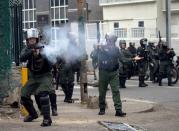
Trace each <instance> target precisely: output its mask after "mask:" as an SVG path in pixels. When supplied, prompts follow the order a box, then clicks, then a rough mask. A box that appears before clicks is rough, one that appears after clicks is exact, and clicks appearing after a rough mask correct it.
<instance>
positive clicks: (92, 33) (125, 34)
mask: <svg viewBox="0 0 179 131" xmlns="http://www.w3.org/2000/svg"><path fill="white" fill-rule="evenodd" d="M99 27H100V28H99V32H100V36H101V37H100V38H102V39H103V38H104V36H105V34H106V33H110V32H113V33H114V34H115V35H116V36H117V37H118V38H123V39H140V38H143V37H147V38H157V34H158V33H157V29H156V28H145V27H133V28H128V27H125V28H113V27H112V26H111V23H107V22H106V23H100V25H99ZM97 29H98V28H97V23H88V24H86V39H87V40H93V39H97V35H98V34H97V32H98V30H97Z"/></svg>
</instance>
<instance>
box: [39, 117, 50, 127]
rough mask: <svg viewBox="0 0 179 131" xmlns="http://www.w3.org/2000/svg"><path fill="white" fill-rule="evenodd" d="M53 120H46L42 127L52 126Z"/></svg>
mask: <svg viewBox="0 0 179 131" xmlns="http://www.w3.org/2000/svg"><path fill="white" fill-rule="evenodd" d="M51 124H52V120H51V119H44V120H43V122H42V124H41V126H42V127H46V126H51Z"/></svg>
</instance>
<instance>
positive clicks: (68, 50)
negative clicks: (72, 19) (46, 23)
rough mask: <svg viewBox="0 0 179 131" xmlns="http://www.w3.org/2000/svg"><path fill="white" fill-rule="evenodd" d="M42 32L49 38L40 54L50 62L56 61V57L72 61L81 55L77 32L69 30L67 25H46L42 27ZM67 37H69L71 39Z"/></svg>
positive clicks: (67, 61)
mask: <svg viewBox="0 0 179 131" xmlns="http://www.w3.org/2000/svg"><path fill="white" fill-rule="evenodd" d="M43 34H44V37H45V38H47V39H49V40H48V42H47V44H46V45H45V48H44V49H43V50H42V54H43V55H45V56H46V57H47V59H48V60H49V61H50V62H52V63H56V62H57V58H61V59H63V60H65V62H66V63H74V62H76V61H77V60H80V58H81V57H82V56H83V53H82V52H81V51H80V47H79V46H78V44H77V43H78V37H77V34H78V32H70V31H69V27H67V26H64V27H52V28H50V27H46V28H44V31H43ZM69 38H71V41H70V39H69ZM75 44H77V45H75Z"/></svg>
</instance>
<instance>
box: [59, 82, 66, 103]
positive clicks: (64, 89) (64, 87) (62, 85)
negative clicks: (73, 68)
mask: <svg viewBox="0 0 179 131" xmlns="http://www.w3.org/2000/svg"><path fill="white" fill-rule="evenodd" d="M60 85H61V87H62V90H63V92H64V94H65V99H64V102H66V100H67V94H68V89H67V88H68V87H67V84H66V83H61V84H60Z"/></svg>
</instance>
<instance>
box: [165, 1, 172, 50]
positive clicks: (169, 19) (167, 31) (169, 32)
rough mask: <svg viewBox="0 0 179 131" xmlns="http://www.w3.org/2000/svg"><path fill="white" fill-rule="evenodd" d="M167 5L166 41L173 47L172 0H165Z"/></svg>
mask: <svg viewBox="0 0 179 131" xmlns="http://www.w3.org/2000/svg"><path fill="white" fill-rule="evenodd" d="M165 5H166V42H167V45H168V47H169V48H170V47H171V0H165Z"/></svg>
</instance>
